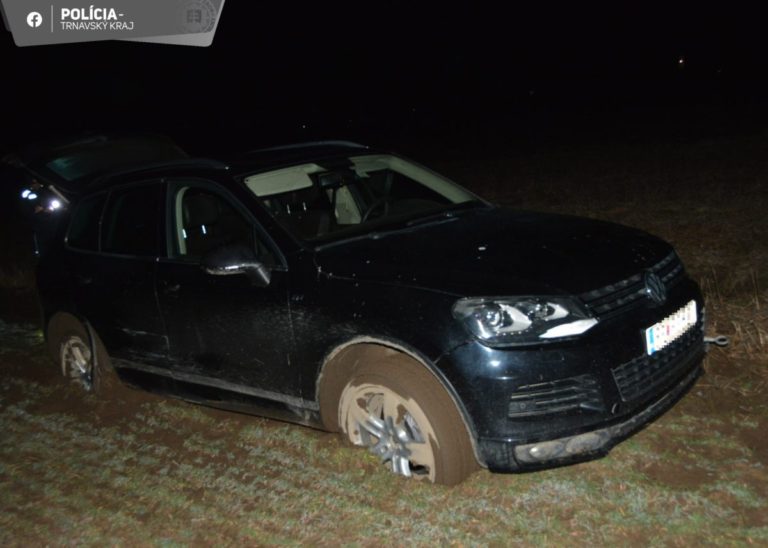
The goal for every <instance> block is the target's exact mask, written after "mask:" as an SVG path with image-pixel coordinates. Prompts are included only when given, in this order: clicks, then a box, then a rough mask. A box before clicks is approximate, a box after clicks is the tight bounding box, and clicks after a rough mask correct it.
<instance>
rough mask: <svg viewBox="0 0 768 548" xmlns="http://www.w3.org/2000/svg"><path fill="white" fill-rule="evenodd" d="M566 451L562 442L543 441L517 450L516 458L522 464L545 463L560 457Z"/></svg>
mask: <svg viewBox="0 0 768 548" xmlns="http://www.w3.org/2000/svg"><path fill="white" fill-rule="evenodd" d="M564 449H565V444H564V443H563V442H562V441H559V440H555V441H543V442H541V443H536V444H533V445H522V446H520V447H517V448H515V456H516V457H517V459H518V460H519V461H521V462H543V461H547V460H550V459H553V458H556V457H557V456H558V455H560V454H561V453H562V452H563V450H564Z"/></svg>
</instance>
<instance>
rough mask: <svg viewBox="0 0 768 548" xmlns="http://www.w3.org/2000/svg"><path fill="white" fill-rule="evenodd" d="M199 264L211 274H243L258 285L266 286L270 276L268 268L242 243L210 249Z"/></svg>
mask: <svg viewBox="0 0 768 548" xmlns="http://www.w3.org/2000/svg"><path fill="white" fill-rule="evenodd" d="M200 266H201V267H202V268H203V270H205V271H206V272H207V273H208V274H211V275H213V276H231V275H233V274H245V275H246V276H248V278H249V279H250V280H251V282H252V283H253V285H256V286H259V287H267V286H268V285H269V282H270V280H271V278H272V272H271V271H270V270H269V268H268V267H267V266H266V265H265V264H264V263H262V262H261V261H259V260H258V259H257V258H256V254H255V253H254V252H253V250H252V249H250V248H249V247H247V246H245V245H243V244H230V245H225V246H221V247H217V248H215V249H212V250H211V251H209V252H208V253H206V254H205V255H203V257H202V259H201V261H200Z"/></svg>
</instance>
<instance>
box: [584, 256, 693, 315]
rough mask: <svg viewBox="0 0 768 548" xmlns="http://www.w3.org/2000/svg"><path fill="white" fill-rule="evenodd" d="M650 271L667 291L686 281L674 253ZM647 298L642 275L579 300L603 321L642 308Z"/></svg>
mask: <svg viewBox="0 0 768 548" xmlns="http://www.w3.org/2000/svg"><path fill="white" fill-rule="evenodd" d="M649 270H650V271H651V272H653V273H654V274H656V275H657V276H659V278H661V281H662V282H664V287H666V288H667V291H669V290H670V289H671V288H672V287H673V286H674V285H675V284H676V283H677V282H678V281H680V279H681V278H682V277H683V263H681V262H680V259H679V258H678V256H677V254H676V253H675V252H674V251H673V252H671V253H670V254H669V255H667V256H666V257H664V259H662V260H661V261H660V262H658V263H656V264H655V265H653V266H652V267H651V268H650V269H649ZM645 295H646V293H645V284H644V283H643V272H639V273H637V274H635V275H634V276H632V277H630V278H627V279H626V280H621V281H619V282H616V283H612V284H610V285H607V286H605V287H601V288H600V289H595V290H593V291H589V292H587V293H582V294H581V295H579V298H580V299H581V300H582V302H584V304H585V305H586V306H587V308H588V309H589V311H590V312H592V314H594V315H595V316H597V317H599V318H602V319H604V318H607V317H610V316H614V315H616V314H620V313H622V312H625V311H626V310H630V309H632V308H635V307H636V306H639V305H640V304H642V303H643V298H644V297H645Z"/></svg>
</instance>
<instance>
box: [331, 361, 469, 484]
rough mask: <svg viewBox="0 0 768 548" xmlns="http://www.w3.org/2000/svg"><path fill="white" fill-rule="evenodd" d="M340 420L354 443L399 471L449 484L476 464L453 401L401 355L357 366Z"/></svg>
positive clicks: (346, 390) (341, 405) (346, 389)
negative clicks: (358, 368)
mask: <svg viewBox="0 0 768 548" xmlns="http://www.w3.org/2000/svg"><path fill="white" fill-rule="evenodd" d="M339 425H340V427H341V429H342V431H343V432H344V433H345V434H346V435H347V437H348V438H349V440H350V441H351V442H352V443H353V444H355V445H358V446H363V447H367V448H368V450H369V451H370V452H371V453H373V454H374V455H376V456H377V457H379V458H380V459H381V460H382V462H383V463H386V464H387V466H388V467H389V468H390V469H391V471H392V472H393V473H395V474H398V475H401V476H405V477H408V478H415V479H424V480H428V481H431V482H433V483H440V484H444V485H453V484H456V483H459V482H461V481H462V480H463V479H464V478H466V477H467V476H468V475H469V474H470V473H471V472H472V471H473V470H474V469H475V468H476V467H477V462H476V460H475V457H474V453H473V452H472V444H471V442H470V438H469V434H468V432H467V428H466V426H465V425H464V421H463V420H462V419H461V416H460V414H459V411H458V409H457V408H456V405H455V404H454V402H453V400H452V399H451V397H450V396H449V395H448V393H447V392H446V391H445V389H444V388H443V387H442V386H441V385H440V383H439V382H438V381H437V379H436V378H435V377H434V376H433V375H432V374H431V373H430V372H429V371H427V370H425V369H424V368H423V366H421V365H420V364H416V363H414V362H413V361H412V360H410V359H409V358H407V357H405V356H393V357H388V358H386V359H384V360H382V361H381V362H377V363H376V364H375V365H374V364H371V365H364V366H362V367H361V369H360V370H358V372H357V374H356V376H355V377H354V378H353V379H351V380H350V381H349V382H348V383H347V385H346V386H345V387H344V390H343V391H342V393H341V399H340V401H339Z"/></svg>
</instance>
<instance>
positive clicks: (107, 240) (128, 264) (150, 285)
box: [68, 182, 168, 364]
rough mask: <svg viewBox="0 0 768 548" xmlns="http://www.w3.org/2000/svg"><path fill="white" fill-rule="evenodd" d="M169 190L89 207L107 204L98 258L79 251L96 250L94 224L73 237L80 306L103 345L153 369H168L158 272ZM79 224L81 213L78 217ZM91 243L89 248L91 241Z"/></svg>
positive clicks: (135, 188)
mask: <svg viewBox="0 0 768 548" xmlns="http://www.w3.org/2000/svg"><path fill="white" fill-rule="evenodd" d="M164 197H165V191H164V185H163V184H162V183H160V182H147V183H141V184H137V185H131V186H127V187H122V188H118V189H115V190H113V191H112V192H111V193H109V195H108V196H107V195H104V196H103V197H100V198H94V199H93V200H92V201H91V202H88V201H84V202H83V204H82V207H91V208H95V207H96V206H97V205H98V201H99V200H103V199H105V200H106V205H105V207H104V209H103V213H102V215H101V217H100V219H99V220H100V222H99V227H100V231H99V233H100V238H99V240H100V246H99V251H98V252H95V253H94V252H87V251H85V250H82V251H79V247H78V246H80V248H87V247H89V246H91V247H92V246H93V242H92V240H93V218H92V214H91V216H90V217H88V216H86V218H88V219H90V225H91V226H90V227H85V228H84V230H85V231H86V232H84V233H83V234H81V235H79V236H78V235H77V234H74V233H73V232H76V231H77V224H76V222H74V221H73V225H72V227H71V229H70V234H69V235H68V246H69V247H70V249H71V250H72V251H73V252H74V253H72V254H71V257H72V261H71V267H72V273H73V277H72V279H73V284H74V286H75V287H74V294H75V303H76V306H77V307H78V312H79V313H80V314H82V316H84V317H85V318H86V319H87V320H88V321H89V322H90V323H91V324H92V325H93V327H94V328H95V330H96V332H97V333H98V334H99V336H100V337H101V338H102V340H103V341H104V344H105V346H106V347H107V349H108V351H109V353H110V355H111V356H112V357H113V358H115V359H118V360H120V359H123V360H129V361H134V362H142V363H148V364H163V363H164V362H165V361H166V359H167V356H168V348H167V339H166V334H165V328H164V325H163V321H162V317H161V316H160V312H159V310H158V306H157V295H156V292H155V270H156V267H157V260H158V256H159V254H160V250H161V249H163V247H164V243H165V242H164V233H163V230H162V222H161V216H162V207H163V204H164V201H165V200H164ZM75 220H77V212H75ZM89 239H90V240H91V241H90V242H89V241H88V240H89Z"/></svg>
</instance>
